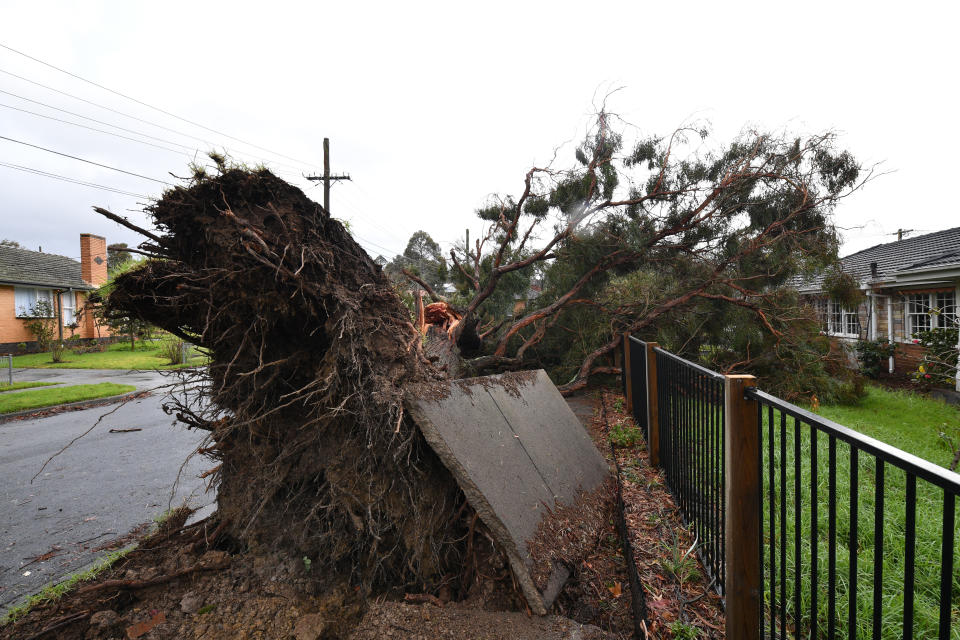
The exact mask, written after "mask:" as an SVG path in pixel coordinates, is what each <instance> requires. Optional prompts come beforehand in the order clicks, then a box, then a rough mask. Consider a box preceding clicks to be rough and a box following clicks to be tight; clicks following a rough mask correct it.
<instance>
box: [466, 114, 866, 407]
mask: <svg viewBox="0 0 960 640" xmlns="http://www.w3.org/2000/svg"><path fill="white" fill-rule="evenodd" d="M611 122H615V121H614V120H613V119H612V118H610V117H609V116H608V115H607V114H605V113H601V114H599V115H598V117H597V119H596V122H595V123H594V126H593V127H592V128H591V130H590V131H589V132H588V134H587V135H586V136H585V137H584V139H583V141H582V143H581V144H579V145H578V146H577V147H576V148H575V149H574V152H573V158H572V159H571V161H570V165H569V168H568V169H566V170H551V171H539V172H538V171H534V172H532V173H530V174H528V177H527V180H526V181H525V188H526V187H529V189H526V190H525V192H526V193H528V194H529V195H528V197H527V199H526V200H525V201H524V202H523V206H522V209H521V210H520V211H519V213H520V214H522V215H520V216H519V219H518V220H517V225H516V228H517V231H515V232H513V233H512V234H511V235H510V236H509V237H507V233H508V232H509V231H510V229H511V227H512V225H513V221H514V218H515V217H516V216H517V215H518V208H517V207H518V202H519V200H518V199H515V198H512V197H510V196H508V195H503V196H498V197H496V198H495V199H493V200H491V201H490V202H488V203H487V204H485V205H484V206H483V207H481V208H480V209H478V210H477V215H478V216H479V217H480V218H481V219H483V220H486V221H489V222H491V223H492V224H491V225H490V226H489V230H488V234H487V235H486V236H484V238H488V239H492V240H494V242H491V243H487V244H486V246H485V250H486V251H487V253H486V254H485V255H483V256H482V257H481V259H480V261H479V267H480V274H479V281H480V282H479V284H480V288H481V289H482V288H483V286H484V285H485V284H486V283H488V282H489V281H490V279H491V277H493V276H494V272H493V259H492V252H494V251H495V250H496V249H497V248H498V247H500V246H502V247H503V248H504V253H505V259H504V263H506V264H509V263H510V262H511V261H515V260H518V259H522V258H523V257H526V256H529V255H531V254H532V252H533V249H532V248H531V247H530V246H523V247H521V246H520V238H522V237H524V235H523V234H524V233H526V232H525V231H524V230H525V229H527V228H531V229H533V230H534V231H535V232H534V234H533V235H532V236H531V237H533V238H541V239H542V238H543V234H541V235H539V236H538V235H537V233H536V232H537V231H539V232H542V231H544V230H545V229H546V228H547V224H548V223H547V221H548V220H549V221H552V222H553V225H554V226H553V233H550V232H548V233H547V234H546V237H547V238H554V241H553V243H552V244H551V246H550V255H551V256H552V258H551V259H550V260H547V261H545V262H544V263H543V264H542V265H541V266H540V267H536V268H534V267H527V268H526V269H523V270H518V271H516V272H509V273H505V274H504V273H502V272H498V274H497V275H502V278H501V279H500V281H499V282H498V286H497V288H496V290H495V292H494V295H493V296H491V298H490V299H489V300H487V301H485V302H484V303H483V306H482V307H481V309H480V310H479V313H480V316H481V318H480V319H481V322H482V324H483V325H484V326H494V324H493V323H491V321H494V322H499V321H502V320H508V319H510V318H511V312H512V310H513V305H514V302H515V300H516V299H522V298H525V297H526V295H525V292H526V290H528V288H529V283H530V281H531V280H532V279H537V280H542V295H540V297H539V298H537V299H536V300H531V301H528V303H527V305H526V309H525V310H524V311H523V313H524V314H527V313H531V312H538V311H541V310H543V309H546V308H548V307H550V308H553V307H552V305H555V304H558V303H561V302H564V301H566V302H565V303H564V304H563V306H560V307H559V310H558V311H555V312H551V314H550V315H548V316H547V317H546V318H544V319H543V320H542V321H538V322H537V323H536V324H534V325H529V326H527V327H525V328H523V329H521V330H520V331H519V332H516V333H514V334H512V337H511V341H510V343H509V344H508V345H507V349H506V351H507V352H508V353H509V352H511V351H513V352H515V350H516V349H518V348H519V346H520V345H521V344H523V343H524V341H525V340H526V339H527V338H529V337H530V336H532V335H533V334H534V332H537V335H538V336H540V335H542V337H538V340H539V342H537V343H536V344H534V345H533V346H532V347H530V348H527V349H526V351H525V353H524V360H525V361H526V362H524V365H525V366H530V367H543V368H545V369H546V370H547V371H548V372H549V373H550V375H551V377H552V378H553V379H554V380H555V381H556V382H558V383H566V382H570V381H572V380H575V379H577V378H578V377H579V376H582V371H583V370H584V368H583V367H584V363H585V361H587V360H588V359H589V358H593V357H595V355H596V354H598V353H600V354H605V356H606V355H609V350H610V347H609V345H611V344H613V343H614V340H615V336H616V335H617V334H618V333H620V332H622V331H624V330H626V329H630V330H637V328H638V327H639V328H641V329H642V331H643V332H645V333H646V335H648V336H649V337H650V338H653V337H654V336H656V337H657V338H658V339H660V342H662V343H664V344H665V345H666V346H667V347H668V348H670V349H671V350H673V351H676V352H678V353H681V355H684V356H685V357H688V358H692V359H694V360H701V361H703V360H705V361H707V362H708V363H712V364H715V365H717V366H721V367H723V368H725V369H726V368H732V369H731V371H736V372H744V373H754V374H755V375H763V376H764V378H763V379H764V385H765V388H768V389H771V390H773V391H780V390H782V391H784V392H785V393H784V394H783V395H788V396H790V397H795V398H796V397H808V398H809V397H811V396H812V395H814V394H816V395H818V396H822V399H823V398H828V399H831V400H832V399H840V398H846V399H854V398H855V397H856V396H857V395H858V394H859V393H862V383H858V382H857V381H856V380H854V376H853V375H852V374H850V373H848V372H846V371H845V369H844V367H842V366H841V365H840V363H839V362H838V359H837V358H836V357H833V356H831V355H830V353H829V349H827V348H826V347H827V345H826V343H825V342H823V341H820V340H818V339H817V337H818V332H819V326H818V324H817V322H816V321H815V319H813V318H808V317H807V314H806V313H805V312H804V311H803V310H802V309H801V304H800V302H799V299H798V297H797V295H796V292H795V291H793V290H792V289H791V286H792V283H793V282H794V279H795V278H796V277H797V276H803V275H807V274H811V273H815V272H821V271H823V269H825V268H827V267H829V266H831V265H833V264H835V263H836V261H837V248H838V243H839V241H838V236H837V233H836V230H835V228H834V227H833V225H832V222H831V216H832V213H833V210H834V207H835V205H836V203H837V201H838V200H839V198H840V197H842V196H843V195H845V194H846V193H848V192H849V191H850V190H851V189H853V188H854V187H855V186H857V184H858V183H857V181H858V179H859V175H860V167H859V165H858V164H857V163H856V161H855V159H854V158H853V157H852V156H851V155H850V154H849V153H847V152H845V151H842V150H837V149H836V148H835V139H834V137H833V136H832V135H831V134H823V135H813V136H805V137H798V136H785V135H777V134H767V133H764V132H746V133H744V134H743V135H741V136H740V137H738V138H737V139H734V140H733V141H731V142H729V143H728V144H725V145H717V146H712V145H711V144H710V143H709V141H708V138H709V134H710V132H709V131H708V130H707V129H705V128H702V127H690V128H687V129H682V130H679V131H676V132H674V133H673V134H672V135H670V136H667V137H660V136H645V137H642V138H641V139H639V140H637V141H635V142H633V143H630V144H628V143H626V142H625V141H624V138H623V135H622V133H621V132H620V131H617V130H615V129H614V127H612V126H611ZM612 202H618V203H619V204H616V205H614V204H612ZM538 225H540V226H538ZM568 230H572V231H570V232H569V233H568V232H567V231H568ZM554 233H556V234H557V235H556V236H554ZM473 249H474V248H473V247H471V248H470V250H471V251H472V250H473ZM462 253H463V255H464V261H465V262H466V263H468V264H467V268H468V269H469V270H470V271H471V272H472V267H473V264H472V262H471V260H469V259H467V252H466V251H463V252H462ZM535 269H536V270H535ZM838 277H839V276H838ZM453 279H454V282H455V284H456V285H457V289H458V296H457V297H456V299H455V300H454V303H457V302H461V301H463V302H466V301H468V300H469V299H470V298H471V297H472V296H473V295H474V294H475V285H474V284H473V283H472V282H470V279H469V278H467V277H465V276H463V275H462V274H460V273H458V270H456V269H454V270H453ZM841 284H845V286H847V288H848V289H849V286H850V284H851V283H850V282H849V281H848V280H847V279H843V282H842V283H841ZM853 284H855V283H853ZM836 293H838V294H842V296H841V297H843V298H844V299H845V300H848V301H850V300H852V298H853V297H854V296H855V295H860V294H859V290H858V289H856V288H855V287H854V288H853V289H850V290H845V291H841V289H840V288H839V287H838V288H837V291H836ZM508 326H509V325H508ZM494 342H495V341H494ZM605 356H604V357H605ZM593 364H594V366H598V365H599V366H604V365H607V364H609V361H608V360H604V359H603V358H602V357H601V358H600V359H599V360H595V361H593Z"/></svg>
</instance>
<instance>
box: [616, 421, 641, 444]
mask: <svg viewBox="0 0 960 640" xmlns="http://www.w3.org/2000/svg"><path fill="white" fill-rule="evenodd" d="M609 439H610V442H611V443H612V444H613V446H615V447H632V446H634V445H636V444H637V443H639V442H642V441H643V432H642V431H641V430H640V429H638V428H637V427H634V426H631V425H627V424H624V423H622V422H618V423H617V424H615V425H614V426H613V428H612V429H611V430H610V435H609Z"/></svg>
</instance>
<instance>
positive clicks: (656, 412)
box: [647, 342, 660, 467]
mask: <svg viewBox="0 0 960 640" xmlns="http://www.w3.org/2000/svg"><path fill="white" fill-rule="evenodd" d="M657 346H659V345H658V344H657V343H656V342H648V343H647V433H649V434H650V441H649V442H647V449H648V450H649V453H650V464H651V465H652V466H654V467H659V466H660V407H659V405H658V404H657V355H656V354H655V353H654V352H653V350H654V348H656V347H657Z"/></svg>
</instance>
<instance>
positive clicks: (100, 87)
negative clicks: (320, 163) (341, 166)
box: [0, 43, 311, 166]
mask: <svg viewBox="0 0 960 640" xmlns="http://www.w3.org/2000/svg"><path fill="white" fill-rule="evenodd" d="M0 47H3V48H4V49H6V50H7V51H12V52H13V53H16V54H17V55H21V56H23V57H24V58H27V59H29V60H33V61H34V62H37V63H39V64H42V65H44V66H46V67H49V68H51V69H54V70H56V71H59V72H60V73H64V74H66V75H68V76H70V77H72V78H76V79H77V80H80V81H82V82H86V83H87V84H90V85H93V86H94V87H97V88H99V89H103V90H104V91H108V92H110V93H112V94H114V95H117V96H120V97H121V98H125V99H127V100H130V101H132V102H136V103H137V104H139V105H142V106H144V107H147V108H149V109H153V110H154V111H158V112H160V113H162V114H164V115H167V116H170V117H171V118H176V119H177V120H180V121H182V122H186V123H187V124H191V125H193V126H195V127H200V128H201V129H205V130H207V131H210V132H211V133H215V134H217V135H218V136H223V137H224V138H229V139H230V140H235V141H237V142H240V143H242V144H245V145H247V146H248V147H253V148H254V149H260V150H261V151H266V152H267V153H270V154H273V155H275V156H277V157H280V158H286V159H287V160H292V161H293V162H296V163H297V164H301V165H306V166H311V163H309V162H305V161H303V160H298V159H297V158H293V157H291V156H287V155H284V154H282V153H278V152H276V151H271V150H270V149H267V148H266V147H261V146H259V145H255V144H253V143H251V142H246V141H244V140H242V139H240V138H237V137H234V136H231V135H228V134H226V133H223V132H222V131H217V130H216V129H212V128H210V127H207V126H205V125H202V124H200V123H199V122H194V121H193V120H188V119H187V118H183V117H181V116H178V115H176V114H175V113H171V112H169V111H166V110H164V109H161V108H160V107H155V106H153V105H152V104H149V103H147V102H143V101H142V100H138V99H136V98H134V97H131V96H128V95H126V94H125V93H121V92H119V91H116V90H114V89H111V88H110V87H106V86H104V85H102V84H99V83H97V82H94V81H93V80H87V79H86V78H84V77H83V76H80V75H77V74H75V73H71V72H70V71H67V70H66V69H61V68H60V67H57V66H54V65H52V64H50V63H49V62H44V61H43V60H40V59H39V58H35V57H33V56H31V55H28V54H26V53H24V52H22V51H18V50H17V49H14V48H13V47H11V46H8V45H5V44H3V43H0Z"/></svg>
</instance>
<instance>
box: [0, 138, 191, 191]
mask: <svg viewBox="0 0 960 640" xmlns="http://www.w3.org/2000/svg"><path fill="white" fill-rule="evenodd" d="M0 140H7V141H9V142H16V143H17V144H22V145H24V146H27V147H33V148H34V149H40V150H41V151H46V152H47V153H53V154H56V155H58V156H63V157H64V158H70V159H72V160H79V161H80V162H86V163H87V164H92V165H94V166H97V167H103V168H104V169H110V170H111V171H118V172H120V173H125V174H127V175H129V176H134V177H137V178H143V179H144V180H150V181H151V182H159V183H160V184H165V185H167V186H168V187H174V186H176V185H174V184H171V183H169V182H166V181H164V180H157V179H156V178H151V177H149V176H145V175H141V174H139V173H134V172H132V171H126V170H124V169H118V168H116V167H111V166H110V165H107V164H101V163H99V162H94V161H93V160H87V159H86V158H80V157H78V156H72V155H70V154H69V153H63V152H61V151H54V150H53V149H47V148H46V147H41V146H40V145H36V144H30V143H29V142H24V141H23V140H14V139H13V138H8V137H6V136H0Z"/></svg>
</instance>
